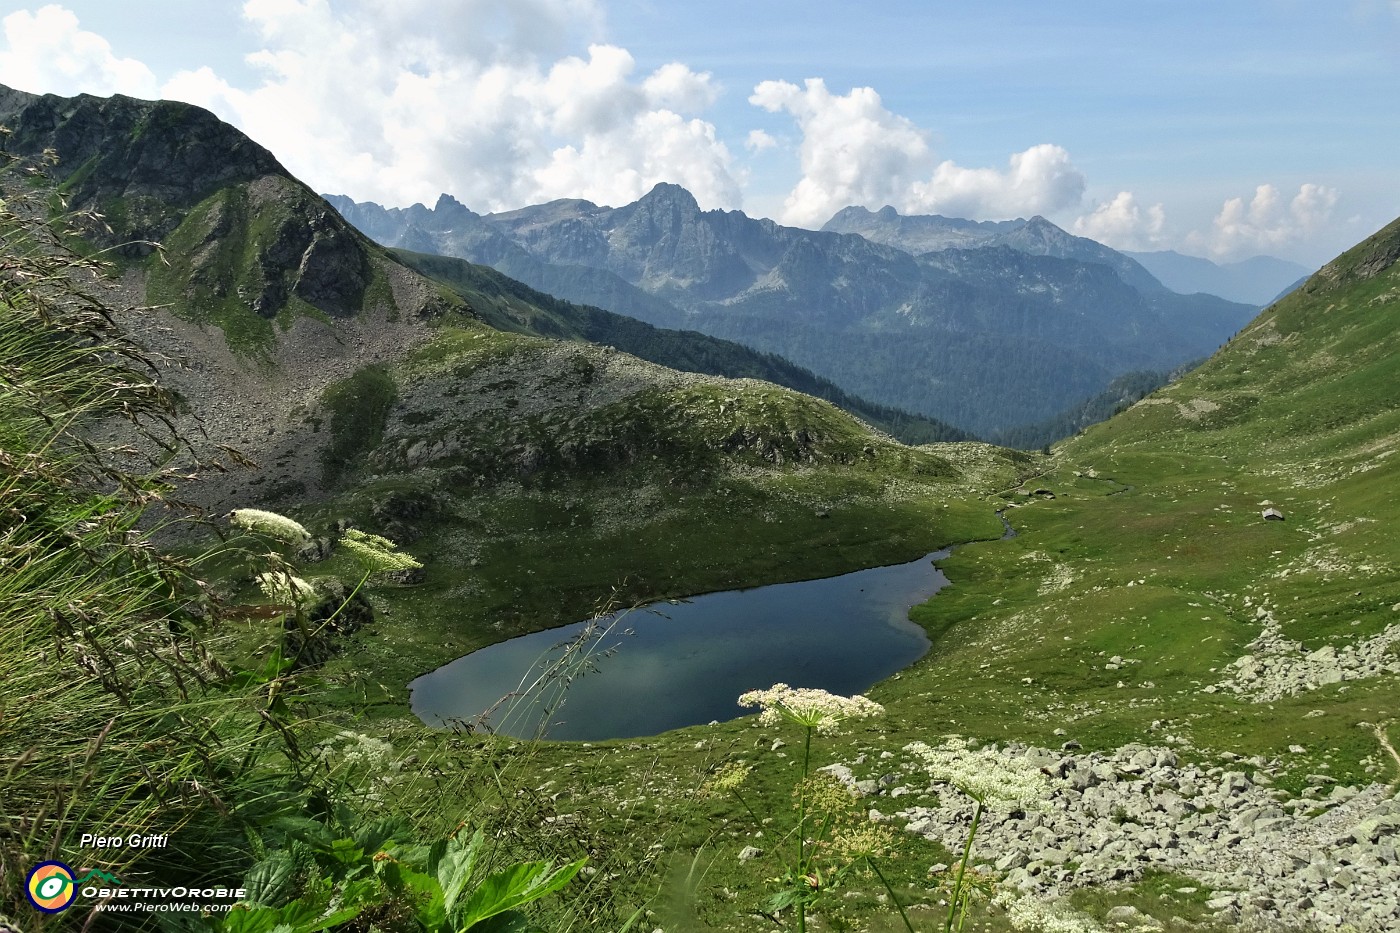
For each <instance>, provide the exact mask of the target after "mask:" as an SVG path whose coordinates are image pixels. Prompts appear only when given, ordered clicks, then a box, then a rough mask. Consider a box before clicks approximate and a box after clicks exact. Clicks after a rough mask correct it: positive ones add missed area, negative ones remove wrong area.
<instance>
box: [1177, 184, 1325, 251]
mask: <svg viewBox="0 0 1400 933" xmlns="http://www.w3.org/2000/svg"><path fill="white" fill-rule="evenodd" d="M1337 198H1338V193H1337V189H1335V188H1329V187H1327V186H1325V185H1316V184H1304V185H1300V186H1299V187H1298V193H1297V194H1295V195H1294V196H1293V197H1292V198H1287V197H1286V196H1285V195H1283V194H1282V193H1280V192H1279V190H1278V188H1276V187H1274V186H1273V185H1268V184H1265V185H1260V186H1259V187H1257V188H1255V189H1254V197H1253V198H1251V199H1250V200H1248V201H1246V200H1245V199H1244V198H1230V199H1229V200H1227V201H1226V202H1225V203H1224V204H1223V205H1222V206H1221V208H1220V213H1219V214H1217V215H1216V217H1215V222H1214V223H1213V224H1212V225H1211V229H1210V230H1209V231H1208V232H1206V233H1201V232H1196V233H1192V234H1191V235H1190V236H1189V237H1188V238H1187V239H1188V243H1189V244H1190V245H1192V246H1194V247H1196V248H1200V249H1206V250H1209V251H1210V252H1211V253H1212V254H1213V255H1215V256H1216V257H1218V258H1223V259H1236V258H1240V257H1242V256H1249V255H1253V254H1255V253H1260V252H1270V251H1276V250H1279V249H1283V248H1286V247H1289V246H1292V245H1295V244H1297V243H1301V242H1304V241H1306V240H1307V239H1308V238H1309V237H1311V236H1314V235H1315V234H1317V233H1319V232H1321V231H1322V230H1323V229H1324V228H1325V227H1326V226H1327V225H1328V223H1329V222H1330V221H1331V219H1332V211H1333V209H1334V208H1335V207H1336V206H1337Z"/></svg>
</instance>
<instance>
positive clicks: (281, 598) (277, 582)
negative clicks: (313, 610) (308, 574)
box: [254, 570, 316, 606]
mask: <svg viewBox="0 0 1400 933" xmlns="http://www.w3.org/2000/svg"><path fill="white" fill-rule="evenodd" d="M254 579H255V581H256V582H257V584H258V589H260V590H262V591H263V595H264V596H266V597H267V598H268V599H271V600H273V601H274V602H279V603H290V604H292V605H296V606H300V605H305V604H307V603H310V602H312V601H313V600H315V598H316V591H315V589H314V588H313V587H312V586H311V584H310V583H307V582H306V581H305V580H303V579H302V578H301V577H298V576H294V575H292V574H290V573H284V572H282V571H280V570H274V571H270V572H268V573H260V574H258V575H257V577H255V578H254Z"/></svg>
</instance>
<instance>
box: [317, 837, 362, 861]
mask: <svg viewBox="0 0 1400 933" xmlns="http://www.w3.org/2000/svg"><path fill="white" fill-rule="evenodd" d="M326 854H327V855H329V856H330V857H331V859H332V860H333V861H335V862H336V863H338V864H340V865H356V864H359V863H360V862H362V861H364V858H365V850H364V849H361V848H360V847H359V846H357V845H355V840H353V839H337V840H335V841H334V842H332V843H331V847H330V848H329V849H328V850H327V851H326Z"/></svg>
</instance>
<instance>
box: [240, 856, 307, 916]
mask: <svg viewBox="0 0 1400 933" xmlns="http://www.w3.org/2000/svg"><path fill="white" fill-rule="evenodd" d="M296 870H297V867H296V862H294V861H293V860H292V855H291V853H290V852H288V851H286V850H285V849H278V850H277V851H276V852H272V853H269V854H268V856H267V858H265V859H263V860H262V861H260V862H258V863H257V864H256V865H254V866H253V867H252V868H250V869H248V874H246V875H244V876H243V887H244V888H246V889H247V891H248V893H247V895H246V898H245V899H246V900H247V902H248V903H249V904H258V905H264V904H267V905H270V904H275V903H277V902H278V901H281V900H284V899H285V898H286V897H287V896H288V895H289V894H290V893H291V889H292V881H293V880H294V879H295V878H296Z"/></svg>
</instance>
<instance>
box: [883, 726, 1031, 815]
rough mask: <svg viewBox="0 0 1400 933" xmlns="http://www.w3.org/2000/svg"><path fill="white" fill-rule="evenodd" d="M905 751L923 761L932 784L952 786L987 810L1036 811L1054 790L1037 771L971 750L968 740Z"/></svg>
mask: <svg viewBox="0 0 1400 933" xmlns="http://www.w3.org/2000/svg"><path fill="white" fill-rule="evenodd" d="M904 750H905V751H906V752H909V753H911V754H913V755H917V756H918V757H919V758H922V759H923V761H924V767H925V769H926V770H927V771H928V773H929V776H930V777H932V778H933V779H934V780H935V781H943V782H946V783H948V784H952V785H953V786H954V787H956V788H957V789H958V790H960V791H962V792H963V793H964V794H967V795H968V796H969V797H971V798H972V799H973V800H976V801H977V802H978V803H980V804H982V805H983V806H984V807H988V808H989V809H996V810H1017V809H1031V808H1038V807H1040V806H1043V805H1044V802H1045V800H1046V799H1047V798H1048V797H1049V796H1050V793H1051V791H1052V790H1053V785H1052V784H1051V782H1050V779H1049V778H1048V777H1047V776H1046V775H1045V774H1044V773H1043V772H1042V771H1041V770H1040V769H1039V768H1037V767H1035V766H1033V765H1030V764H1027V763H1025V762H1020V761H1016V760H1014V759H1011V758H1007V757H1005V756H1003V755H1001V754H999V753H998V752H997V751H996V749H994V748H972V747H971V744H970V743H969V742H968V741H967V739H964V738H960V737H958V736H951V737H949V738H948V739H947V740H946V741H945V742H944V743H943V744H942V745H939V746H937V747H933V748H931V747H929V746H928V745H925V744H924V743H923V742H914V743H912V744H910V745H906V746H904Z"/></svg>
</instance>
